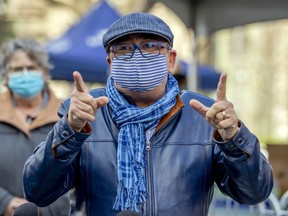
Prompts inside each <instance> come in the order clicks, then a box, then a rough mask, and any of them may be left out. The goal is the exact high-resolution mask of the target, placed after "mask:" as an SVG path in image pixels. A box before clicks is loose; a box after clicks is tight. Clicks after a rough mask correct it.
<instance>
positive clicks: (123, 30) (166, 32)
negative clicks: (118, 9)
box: [102, 13, 174, 49]
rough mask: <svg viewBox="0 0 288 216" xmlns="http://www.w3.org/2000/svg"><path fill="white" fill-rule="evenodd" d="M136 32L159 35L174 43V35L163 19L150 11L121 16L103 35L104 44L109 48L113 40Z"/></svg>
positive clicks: (171, 43)
mask: <svg viewBox="0 0 288 216" xmlns="http://www.w3.org/2000/svg"><path fill="white" fill-rule="evenodd" d="M135 33H145V34H154V35H158V36H160V37H163V38H164V39H166V40H167V41H168V42H169V43H170V45H171V46H172V45H173V38H174V35H173V33H172V31H171V29H170V28H169V26H168V25H167V24H166V23H165V22H164V21H163V20H162V19H160V18H159V17H157V16H154V15H152V14H149V13H132V14H128V15H126V16H123V17H120V18H119V19H118V20H116V21H115V22H114V23H113V24H112V25H111V26H110V28H109V29H108V30H107V31H106V33H105V34H104V35H103V38H102V40H103V46H104V48H105V49H107V47H108V45H109V44H110V43H111V42H112V41H114V40H116V39H118V38H120V37H123V36H125V35H129V34H135Z"/></svg>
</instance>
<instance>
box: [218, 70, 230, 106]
mask: <svg viewBox="0 0 288 216" xmlns="http://www.w3.org/2000/svg"><path fill="white" fill-rule="evenodd" d="M226 81H227V74H226V73H224V74H221V76H220V79H219V82H218V86H217V99H216V101H221V100H226Z"/></svg>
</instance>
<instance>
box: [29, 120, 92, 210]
mask: <svg viewBox="0 0 288 216" xmlns="http://www.w3.org/2000/svg"><path fill="white" fill-rule="evenodd" d="M89 135H90V134H88V133H80V132H75V131H74V130H73V129H72V128H71V127H70V126H69V124H68V122H67V119H66V115H63V116H62V118H61V119H60V120H59V121H58V122H57V123H56V124H55V125H54V127H53V129H52V130H51V131H50V133H49V134H48V136H47V139H46V141H45V142H42V143H41V144H40V145H39V146H38V147H37V148H36V149H35V151H34V153H33V154H32V155H31V156H30V157H29V158H28V160H27V161H26V163H25V166H24V171H23V184H24V194H25V197H26V199H27V200H28V201H30V202H34V203H35V204H36V205H38V206H40V207H43V206H47V205H49V204H51V203H52V202H54V201H55V200H56V199H58V198H59V197H60V196H61V195H63V194H65V193H66V192H67V191H69V190H70V189H71V188H72V187H73V186H74V184H75V173H76V172H77V164H78V163H77V161H78V160H79V157H80V154H81V146H82V145H83V143H84V141H85V140H86V139H87V138H88V136H89Z"/></svg>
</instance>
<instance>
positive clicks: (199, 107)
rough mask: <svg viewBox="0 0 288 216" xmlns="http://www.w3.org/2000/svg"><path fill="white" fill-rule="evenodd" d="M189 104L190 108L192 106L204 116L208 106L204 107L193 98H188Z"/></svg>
mask: <svg viewBox="0 0 288 216" xmlns="http://www.w3.org/2000/svg"><path fill="white" fill-rule="evenodd" d="M189 104H190V106H191V107H192V108H194V109H195V110H196V111H198V112H199V113H200V114H201V115H202V116H204V117H205V116H206V113H207V111H208V110H209V108H208V107H206V106H205V105H203V104H202V103H201V102H199V101H197V100H194V99H192V100H190V103H189Z"/></svg>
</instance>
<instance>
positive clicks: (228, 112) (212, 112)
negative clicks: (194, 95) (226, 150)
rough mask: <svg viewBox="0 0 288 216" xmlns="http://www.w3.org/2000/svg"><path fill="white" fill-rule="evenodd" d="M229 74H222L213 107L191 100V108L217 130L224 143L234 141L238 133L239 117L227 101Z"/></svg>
mask: <svg viewBox="0 0 288 216" xmlns="http://www.w3.org/2000/svg"><path fill="white" fill-rule="evenodd" d="M226 81H227V74H221V76H220V79H219V82H218V86H217V99H216V101H215V103H214V104H213V105H212V106H211V107H206V106H205V105H203V104H202V103H201V102H199V101H197V100H194V99H193V100H191V101H190V106H191V107H193V108H194V109H195V110H197V111H198V112H199V113H200V114H201V115H202V116H203V117H204V118H205V119H206V120H207V121H208V123H209V124H211V125H212V126H213V127H214V128H215V129H217V130H218V132H219V134H220V135H221V137H222V139H223V140H224V141H226V140H230V139H232V138H233V137H234V136H235V134H236V133H237V132H238V121H239V120H238V117H237V115H236V113H235V110H234V107H233V104H232V103H231V102H229V101H228V100H227V99H226Z"/></svg>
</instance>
